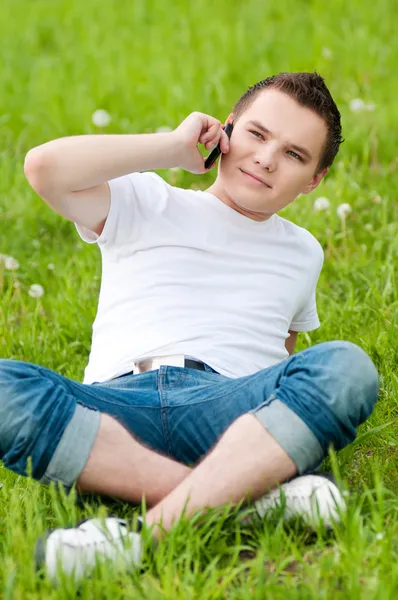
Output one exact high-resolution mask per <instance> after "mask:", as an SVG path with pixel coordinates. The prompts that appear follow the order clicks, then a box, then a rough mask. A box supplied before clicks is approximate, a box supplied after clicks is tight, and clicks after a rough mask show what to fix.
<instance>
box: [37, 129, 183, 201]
mask: <svg viewBox="0 0 398 600" xmlns="http://www.w3.org/2000/svg"><path fill="white" fill-rule="evenodd" d="M179 146H180V145H179V143H178V141H177V139H176V136H175V135H174V133H173V132H167V133H149V134H141V135H82V136H74V137H66V138H60V139H57V140H53V141H51V142H47V143H46V144H43V145H41V146H37V147H36V148H33V149H32V150H30V151H29V152H28V154H27V155H26V159H25V172H26V173H28V172H29V171H32V170H34V171H35V172H36V173H38V176H39V177H40V178H41V183H42V185H43V184H44V185H45V186H46V187H47V186H48V187H49V188H53V187H54V186H55V187H57V188H58V189H63V190H68V191H80V190H84V189H87V188H90V187H92V186H95V185H98V184H100V183H104V182H105V181H109V180H110V179H115V178H116V177H120V176H122V175H126V174H127V173H133V172H135V171H148V170H153V169H162V168H171V167H176V166H179V155H180V154H181V148H180V147H179Z"/></svg>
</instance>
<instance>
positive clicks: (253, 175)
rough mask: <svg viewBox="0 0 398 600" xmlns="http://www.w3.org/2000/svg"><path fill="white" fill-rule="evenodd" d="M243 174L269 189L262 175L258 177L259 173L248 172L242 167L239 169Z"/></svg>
mask: <svg viewBox="0 0 398 600" xmlns="http://www.w3.org/2000/svg"><path fill="white" fill-rule="evenodd" d="M239 170H240V171H241V172H242V173H243V174H244V175H246V177H248V178H250V179H251V180H252V181H253V182H255V181H257V183H258V184H259V185H265V186H266V187H268V188H270V189H271V186H270V185H269V183H267V182H266V181H264V179H263V178H262V177H260V176H259V175H255V174H254V173H250V172H249V171H244V170H243V169H239Z"/></svg>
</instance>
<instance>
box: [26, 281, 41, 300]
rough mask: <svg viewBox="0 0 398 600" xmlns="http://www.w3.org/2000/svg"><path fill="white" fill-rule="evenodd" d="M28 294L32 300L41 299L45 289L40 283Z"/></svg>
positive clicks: (31, 287)
mask: <svg viewBox="0 0 398 600" xmlns="http://www.w3.org/2000/svg"><path fill="white" fill-rule="evenodd" d="M28 294H29V296H30V297H31V298H41V297H42V296H43V294H44V288H43V287H42V286H41V285H40V284H39V283H34V284H33V285H31V286H30V288H29V291H28Z"/></svg>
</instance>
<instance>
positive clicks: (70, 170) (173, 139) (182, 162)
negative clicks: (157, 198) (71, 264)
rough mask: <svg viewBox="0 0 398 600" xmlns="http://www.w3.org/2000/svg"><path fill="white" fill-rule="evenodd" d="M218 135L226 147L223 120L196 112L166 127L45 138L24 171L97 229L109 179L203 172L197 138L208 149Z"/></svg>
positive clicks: (52, 201)
mask: <svg viewBox="0 0 398 600" xmlns="http://www.w3.org/2000/svg"><path fill="white" fill-rule="evenodd" d="M220 138H221V145H222V150H223V152H227V151H228V149H229V144H228V137H227V135H226V134H225V133H224V132H223V130H222V127H221V122H220V121H218V120H217V119H214V118H213V117H210V116H208V115H205V114H203V113H197V112H195V113H192V114H190V115H189V116H188V117H187V118H186V119H185V120H184V121H183V122H182V123H181V124H180V125H179V126H178V127H177V129H175V130H174V131H172V132H168V133H149V134H141V135H82V136H74V137H67V138H60V139H57V140H53V141H50V142H47V143H45V144H43V145H41V146H37V147H36V148H33V149H32V150H30V151H29V152H28V154H27V155H26V158H25V167H24V168H25V175H26V177H27V179H28V181H29V183H30V184H31V186H32V187H33V189H34V190H35V191H36V192H37V193H38V194H39V195H40V196H41V197H42V198H43V199H44V200H45V201H46V202H47V204H49V205H50V206H51V207H52V208H53V209H54V210H55V211H56V212H58V213H59V214H61V215H63V216H64V217H65V218H67V219H69V220H71V221H74V222H76V223H78V224H79V225H83V226H85V227H87V228H88V229H91V230H92V231H95V232H96V233H98V234H100V233H101V231H102V228H103V226H104V223H105V221H106V217H107V216H108V212H109V206H110V192H109V186H108V184H107V181H109V180H111V179H115V178H117V177H121V176H122V175H126V174H128V173H133V172H135V171H148V170H154V169H163V168H170V167H176V166H178V167H182V168H183V169H185V170H187V171H191V172H192V173H204V172H205V168H204V160H203V157H202V156H201V154H200V152H199V150H198V148H197V144H198V143H201V144H204V145H205V147H206V148H207V149H210V148H211V147H212V146H214V145H215V144H217V143H218V142H219V141H220Z"/></svg>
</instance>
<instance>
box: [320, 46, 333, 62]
mask: <svg viewBox="0 0 398 600" xmlns="http://www.w3.org/2000/svg"><path fill="white" fill-rule="evenodd" d="M322 56H323V58H328V59H330V58H332V56H333V52H332V51H331V49H330V48H326V47H325V48H322Z"/></svg>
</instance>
